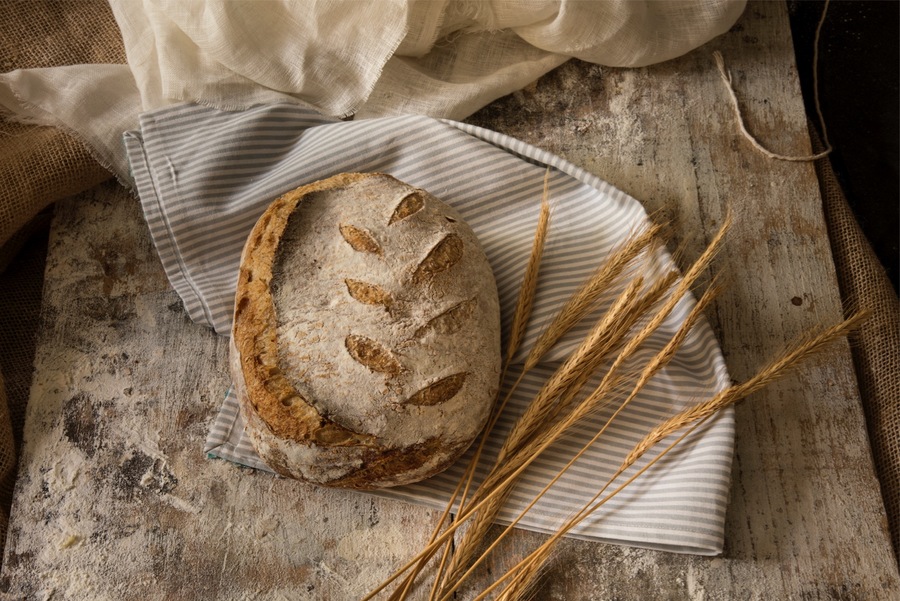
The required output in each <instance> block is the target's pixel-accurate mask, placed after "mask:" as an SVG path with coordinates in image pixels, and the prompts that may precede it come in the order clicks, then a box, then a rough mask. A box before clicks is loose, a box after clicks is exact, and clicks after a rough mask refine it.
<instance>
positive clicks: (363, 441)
mask: <svg viewBox="0 0 900 601" xmlns="http://www.w3.org/2000/svg"><path fill="white" fill-rule="evenodd" d="M301 213H302V215H301ZM292 218H293V219H294V221H292ZM301 234H302V236H301ZM285 240H287V242H285ZM317 261H320V262H323V263H327V264H326V265H324V266H323V265H321V264H319V265H317V264H316V262H317ZM323 267H324V269H323ZM294 268H296V269H297V273H293V269H294ZM344 271H346V272H347V273H346V277H344ZM297 280H300V281H299V282H298V281H297ZM338 281H341V282H340V285H337V284H336V282H338ZM318 286H326V287H327V288H328V290H327V294H325V293H323V292H322V291H321V290H318V289H317V287H318ZM329 295H330V296H329ZM332 297H334V298H332ZM304 303H305V304H304ZM451 318H452V319H451ZM317 320H318V321H317ZM451 322H452V324H455V325H453V327H452V328H451V327H447V325H446V324H449V323H451ZM460 324H461V325H460ZM468 345H471V347H470V346H468ZM499 347H500V324H499V304H498V301H497V291H496V285H495V283H494V280H493V275H492V273H491V271H490V266H489V265H488V263H487V259H486V258H485V257H484V253H483V251H482V250H481V248H480V246H479V245H478V242H477V239H476V238H475V235H474V233H472V232H471V229H470V228H469V227H468V226H467V225H466V224H465V223H464V222H463V221H462V219H461V217H460V216H459V215H458V214H457V213H456V212H455V211H454V210H453V209H452V208H450V207H448V206H447V205H445V204H444V203H442V202H440V201H439V200H437V199H436V198H434V197H433V196H431V195H430V194H428V193H427V192H425V191H423V190H418V189H416V188H413V187H411V186H408V185H406V184H404V183H402V182H399V181H398V180H396V179H394V178H392V177H391V176H388V175H384V174H377V173H376V174H373V173H362V174H361V173H350V174H340V175H337V176H334V177H331V178H329V179H327V180H322V181H320V182H315V183H313V184H309V185H306V186H302V187H300V188H297V189H296V190H293V191H290V192H288V193H286V194H284V195H282V196H280V197H279V198H278V199H276V200H275V201H274V202H273V203H272V204H271V205H270V206H269V207H268V209H267V210H266V211H265V213H264V214H263V215H262V216H261V217H260V219H259V221H258V222H257V224H256V225H255V226H254V228H253V230H252V232H251V233H250V236H249V237H248V239H247V243H246V245H245V247H244V251H243V253H242V257H241V268H240V272H239V276H238V284H237V294H236V298H235V312H234V326H233V330H232V337H231V344H230V351H231V352H230V360H231V371H232V377H233V379H234V385H235V392H236V395H237V397H238V399H239V401H240V406H241V413H242V415H243V417H244V420H245V424H246V426H245V427H246V431H247V433H248V434H249V436H250V439H251V440H252V442H253V444H254V446H255V447H256V450H257V452H258V453H259V454H260V456H261V458H262V459H263V460H264V461H265V462H266V463H267V464H268V465H269V466H270V467H272V468H273V469H274V470H275V471H277V472H279V473H281V474H282V475H285V476H289V477H294V478H299V479H302V480H305V481H309V482H313V483H316V484H324V485H329V486H341V487H349V488H361V489H368V488H380V487H385V486H396V485H399V484H405V483H409V482H413V481H417V480H421V479H423V478H426V477H428V476H431V475H433V474H435V473H437V472H439V471H441V470H443V469H445V468H446V467H448V466H449V464H450V463H452V462H453V461H454V460H455V459H456V458H457V457H458V456H459V455H460V454H461V453H462V452H463V451H464V450H465V449H466V448H467V447H468V446H469V445H470V444H471V442H472V440H474V438H475V436H477V434H478V432H479V431H480V430H481V428H482V427H483V425H484V422H485V421H486V419H487V415H488V412H489V410H490V404H491V401H492V400H493V398H494V396H495V395H496V390H497V386H498V378H499V370H500V350H499Z"/></svg>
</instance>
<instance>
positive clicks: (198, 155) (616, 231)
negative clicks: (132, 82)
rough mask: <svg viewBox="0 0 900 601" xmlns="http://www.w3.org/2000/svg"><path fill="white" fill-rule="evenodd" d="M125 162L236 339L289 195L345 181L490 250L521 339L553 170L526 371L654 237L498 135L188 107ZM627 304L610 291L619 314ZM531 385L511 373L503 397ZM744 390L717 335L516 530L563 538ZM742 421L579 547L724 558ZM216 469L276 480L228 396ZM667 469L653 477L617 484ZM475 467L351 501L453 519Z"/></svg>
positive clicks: (679, 458)
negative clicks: (367, 186) (655, 432)
mask: <svg viewBox="0 0 900 601" xmlns="http://www.w3.org/2000/svg"><path fill="white" fill-rule="evenodd" d="M125 145H126V149H127V153H128V157H129V160H130V163H131V168H132V172H133V175H134V179H135V182H136V185H137V190H138V193H139V195H140V198H141V203H142V206H143V209H144V213H145V216H146V219H147V223H148V225H149V228H150V232H151V235H152V237H153V241H154V243H155V245H156V248H157V250H158V252H159V256H160V258H161V260H162V263H163V266H164V268H165V270H166V273H167V275H168V277H169V279H170V281H171V282H172V285H173V286H174V287H175V289H176V290H177V292H178V294H179V295H180V296H181V298H182V299H183V301H184V305H185V307H186V309H187V311H188V313H189V314H190V316H191V318H192V319H194V320H195V321H197V322H200V323H203V324H207V325H209V326H211V327H212V328H214V329H215V331H216V332H218V333H220V334H223V335H227V334H228V333H229V329H230V326H231V312H232V305H233V297H234V291H235V283H236V278H237V270H238V264H239V260H240V254H241V249H242V247H243V244H244V240H245V238H246V236H247V234H248V233H249V231H250V229H251V228H252V226H253V224H254V223H255V221H256V219H257V218H258V216H259V215H260V214H261V213H262V212H263V210H264V209H265V208H266V206H267V205H268V204H269V203H270V202H271V201H272V200H273V199H274V198H276V197H277V196H279V195H280V194H281V193H283V192H285V191H287V190H290V189H293V188H295V187H297V186H300V185H302V184H305V183H308V182H311V181H315V180H318V179H322V178H325V177H328V176H331V175H334V174H336V173H340V172H349V171H358V172H368V171H378V172H384V173H389V174H391V175H393V176H395V177H397V178H399V179H401V180H403V181H406V182H408V183H410V184H412V185H414V186H418V187H421V188H424V189H427V190H428V191H430V192H431V193H432V194H434V195H435V196H437V197H438V198H441V199H442V200H444V201H445V202H447V203H449V204H451V205H453V206H454V207H455V208H456V209H457V210H458V211H459V212H460V213H461V214H462V215H463V217H464V218H465V219H466V220H467V221H468V223H469V224H470V225H471V226H472V228H473V229H474V231H475V233H476V234H477V235H478V237H479V239H480V241H481V243H482V245H483V246H484V249H485V252H486V253H487V256H488V259H489V261H490V263H491V266H492V268H493V270H494V274H495V276H496V279H497V286H498V290H499V294H500V305H501V310H502V316H503V325H504V329H505V330H507V329H508V326H509V322H510V321H511V317H512V313H513V310H514V307H515V304H516V298H517V294H518V287H519V283H520V280H521V278H522V273H523V269H524V266H525V262H526V260H527V257H528V255H529V252H530V248H531V243H532V238H533V234H534V227H535V224H536V223H537V218H538V212H539V208H540V198H541V193H542V189H543V180H544V174H545V171H546V169H547V167H548V166H549V167H550V168H551V169H550V174H551V175H550V196H551V202H552V218H551V227H550V232H549V238H548V243H547V248H546V252H545V256H544V261H543V263H542V268H541V274H540V278H539V284H538V290H537V296H536V301H535V309H534V313H533V317H532V320H531V323H530V324H529V326H528V330H527V333H526V336H525V340H524V343H523V345H522V349H523V350H522V351H521V352H520V356H519V357H518V358H517V360H518V361H522V359H523V354H524V353H525V352H527V349H528V348H529V347H530V345H531V344H532V343H533V342H534V340H535V339H536V337H537V336H538V334H539V333H540V331H541V327H542V326H543V325H546V323H547V322H548V320H549V319H550V317H551V316H552V314H553V312H554V311H555V310H556V309H558V308H559V306H560V305H561V304H562V302H563V301H564V299H565V298H566V297H567V296H568V295H569V294H571V293H572V291H573V290H574V289H575V288H576V287H577V286H578V285H579V284H580V283H581V282H582V281H583V280H584V279H585V278H586V277H587V276H588V275H589V274H590V273H591V272H592V271H593V270H594V269H595V268H596V267H597V266H598V265H599V264H600V263H601V262H602V260H603V258H604V257H605V256H606V255H607V254H608V253H610V252H611V251H612V249H614V248H615V247H616V246H617V245H618V244H620V243H621V242H622V241H623V240H624V238H625V237H626V236H627V235H628V234H629V233H630V232H632V231H634V230H635V229H636V228H639V227H640V226H641V224H644V223H646V220H647V217H646V214H645V212H644V210H643V208H642V207H641V205H640V204H639V203H638V202H637V201H636V200H635V199H633V198H631V197H629V196H628V195H626V194H624V193H623V192H621V191H619V190H617V189H615V188H614V187H612V186H610V185H609V184H607V183H606V182H603V181H602V180H600V179H599V178H597V177H596V176H594V175H592V174H590V173H587V172H586V171H584V170H582V169H580V168H578V167H576V166H574V165H572V164H570V163H568V162H566V161H564V160H563V159H561V158H559V157H557V156H554V155H552V154H549V153H547V152H545V151H542V150H540V149H538V148H535V147H533V146H530V145H528V144H525V143H523V142H521V141H519V140H515V139H512V138H509V137H507V136H503V135H501V134H498V133H496V132H492V131H488V130H485V129H482V128H478V127H475V126H471V125H466V124H463V123H458V122H453V121H448V120H437V119H432V118H428V117H423V116H400V117H390V118H381V119H371V120H360V121H334V120H331V119H328V118H325V117H322V116H320V115H318V114H316V113H315V112H313V111H311V110H309V109H306V108H304V107H301V106H297V105H267V106H259V107H255V108H252V109H248V110H244V111H241V112H223V111H218V110H214V109H210V108H207V107H201V106H196V105H187V104H186V105H178V106H174V107H169V108H165V109H160V110H157V111H153V112H151V113H147V114H144V115H143V116H142V117H141V119H140V129H139V130H138V131H132V132H127V133H126V134H125ZM672 265H673V264H672V261H671V258H670V257H669V256H668V255H667V254H666V253H665V252H664V251H660V252H659V253H657V254H654V255H653V256H652V257H650V258H649V261H648V265H647V269H648V270H649V271H650V272H653V273H663V272H664V271H665V270H667V269H669V268H671V267H672ZM615 292H616V291H615V290H611V291H610V293H609V295H608V297H607V298H606V300H605V303H606V304H607V305H608V303H609V302H610V300H611V298H612V296H613V295H614V294H615ZM693 304H694V301H693V299H691V298H685V299H683V300H682V301H681V302H680V303H679V304H678V306H677V307H676V309H675V311H673V313H672V315H670V317H669V319H667V320H666V322H665V323H664V324H663V326H662V327H661V328H660V330H659V331H658V333H657V335H654V336H653V337H652V339H651V340H650V341H649V343H648V345H647V349H646V351H645V352H646V355H645V356H644V357H643V359H646V358H647V357H649V356H650V353H652V352H653V351H654V350H655V349H658V348H660V347H661V345H662V344H664V343H665V341H666V339H667V337H668V336H669V335H671V334H672V333H674V331H675V330H676V329H677V327H678V324H679V323H681V321H682V320H683V319H684V318H685V316H686V315H687V312H688V311H689V310H690V308H691V307H692V306H693ZM603 309H604V307H603V306H601V307H600V308H599V309H598V312H597V314H596V315H599V314H600V312H601V311H602V310H603ZM596 315H595V316H594V317H596ZM589 325H590V320H585V322H584V323H583V324H581V325H580V326H578V327H576V328H574V329H573V331H572V332H570V333H569V334H568V335H567V336H565V337H564V338H563V340H561V341H560V342H559V343H558V344H557V346H556V347H555V348H554V349H553V350H552V351H551V352H550V354H549V356H548V357H547V359H546V361H545V363H543V364H542V365H540V366H539V367H538V369H536V370H534V372H533V373H530V374H528V375H527V376H526V377H525V379H524V380H523V382H522V384H521V385H520V386H519V387H518V389H517V393H516V394H515V395H514V397H513V399H512V400H511V402H510V405H509V407H508V409H507V410H506V411H505V413H504V415H503V416H502V419H501V420H500V422H499V424H498V426H497V428H496V430H495V433H494V434H492V436H491V438H490V440H489V442H488V444H487V446H486V453H487V455H488V457H490V456H491V455H494V454H496V453H497V450H498V448H499V444H500V443H501V441H502V440H503V437H504V434H505V432H506V431H508V430H509V428H510V427H511V425H512V422H513V420H514V419H515V417H516V415H518V414H519V413H520V412H521V411H522V410H523V408H524V406H525V404H526V403H527V401H528V400H530V398H532V397H533V395H534V393H535V392H536V391H537V390H538V388H539V387H540V384H541V382H543V380H544V379H545V378H546V377H547V376H548V375H549V374H550V373H552V371H553V369H554V367H555V366H556V365H557V364H558V362H559V361H561V360H562V359H563V358H564V357H565V356H566V354H567V353H568V352H569V351H571V350H572V349H573V348H574V347H575V346H576V345H577V344H578V342H580V340H581V339H582V338H583V336H584V334H585V333H586V331H587V329H588V327H589ZM639 361H640V358H638V362H639ZM517 375H518V370H517V369H516V366H513V368H512V369H511V370H510V372H509V376H508V377H507V380H508V381H507V382H505V383H504V384H505V386H510V385H511V383H512V381H513V380H514V379H515V377H516V376H517ZM729 381H730V380H729V378H728V375H727V372H726V369H725V365H724V361H723V359H722V356H721V353H720V351H719V348H718V345H717V343H716V340H715V338H714V336H713V334H712V332H711V330H710V328H709V327H708V325H707V324H706V323H705V322H702V323H700V324H698V326H697V327H695V328H694V330H693V331H692V332H691V334H690V335H689V336H688V337H687V339H686V340H685V342H684V345H683V346H682V348H681V349H680V351H679V352H678V354H677V356H676V357H675V359H674V360H673V361H672V363H671V364H670V365H669V366H667V368H666V369H665V370H663V371H662V372H661V373H660V374H658V375H657V376H656V377H655V378H654V379H653V380H652V381H651V382H650V383H649V384H648V385H647V387H646V388H645V389H644V391H643V392H642V393H641V394H640V395H639V396H638V397H637V398H636V399H635V401H633V402H632V403H631V404H630V405H629V406H628V407H627V409H626V410H625V411H623V412H622V413H621V414H620V415H619V416H618V417H617V418H616V419H615V420H613V422H612V425H611V426H610V428H609V429H608V431H607V432H606V433H605V434H604V435H603V436H602V437H601V439H600V440H599V441H598V442H597V443H595V444H594V445H593V446H592V447H591V449H590V450H589V452H588V453H586V454H585V455H584V456H582V457H581V458H580V459H579V460H578V461H577V462H576V463H575V465H574V466H573V467H572V468H571V469H570V470H569V471H568V472H567V473H566V474H565V475H564V476H563V477H562V478H561V479H560V480H559V481H558V482H557V484H556V485H554V487H553V488H552V489H551V490H550V492H549V493H548V494H547V495H546V496H545V497H544V498H543V499H542V500H541V501H540V502H539V503H538V504H537V505H536V506H535V508H534V509H532V511H530V512H529V514H528V515H527V516H526V518H525V519H524V520H523V521H522V522H520V524H519V526H520V527H523V528H527V529H531V530H536V531H541V532H551V531H554V530H555V529H556V528H557V527H558V526H559V525H560V524H561V523H562V522H563V521H564V520H565V519H566V518H567V517H569V516H571V515H572V514H574V513H575V512H577V511H578V510H579V509H580V508H581V507H582V505H583V504H584V503H586V502H587V501H588V500H590V499H591V497H593V496H594V495H595V494H596V493H597V491H598V489H599V487H600V486H602V484H603V483H604V482H606V481H607V479H609V478H610V477H611V476H612V475H613V473H614V471H615V469H616V468H617V467H618V466H619V465H620V464H621V462H622V459H623V458H624V457H625V456H626V455H627V454H628V452H629V451H630V450H631V448H632V447H633V446H634V445H635V444H636V443H637V442H638V441H639V440H640V439H641V438H642V437H643V436H644V434H645V433H646V432H648V431H649V430H650V429H651V428H653V427H654V426H655V425H657V424H658V423H659V422H660V421H662V420H663V419H665V418H666V417H668V416H670V415H672V414H673V413H675V412H676V411H678V410H679V409H681V408H683V407H685V406H686V405H687V404H689V403H692V402H695V401H696V400H698V399H700V398H703V397H707V396H709V395H710V394H711V393H712V392H714V391H718V390H721V389H722V388H723V387H725V386H727V385H728V384H729ZM610 413H611V409H608V410H606V411H605V412H601V413H599V414H598V415H596V416H594V417H592V418H591V419H590V420H587V421H585V422H584V423H583V424H582V425H581V426H579V427H578V428H576V430H575V431H574V432H573V433H572V434H571V436H570V437H568V438H567V439H566V440H564V441H562V442H560V443H559V444H557V445H556V446H554V447H552V448H551V449H549V450H548V451H547V452H546V453H545V454H544V456H542V458H541V459H540V460H539V461H537V462H535V463H534V464H533V465H532V466H531V467H530V468H529V469H528V470H527V471H526V472H525V473H524V474H523V477H522V479H521V481H520V483H519V485H518V486H517V488H516V489H515V491H514V492H513V494H512V496H511V498H510V500H509V501H508V502H507V504H506V507H505V509H504V511H503V513H502V514H501V516H500V521H503V522H507V523H508V522H509V521H511V520H512V519H514V518H515V516H516V515H518V513H519V510H520V509H521V508H522V507H524V506H525V505H526V504H527V503H528V502H529V500H530V499H531V498H532V497H533V495H534V493H535V492H536V491H538V490H540V489H541V488H542V487H543V486H544V484H545V483H546V482H547V481H548V480H549V479H550V477H552V475H554V474H555V473H556V472H557V471H558V469H559V468H560V467H561V466H562V465H565V463H567V462H568V461H569V459H570V458H571V457H572V456H573V455H574V453H575V451H576V450H577V449H580V448H581V447H582V446H583V445H584V444H585V443H586V442H587V441H589V440H590V438H591V437H592V436H593V433H594V432H596V431H597V429H598V428H599V426H600V424H602V423H604V422H605V421H606V419H607V418H608V417H609V415H610ZM733 419H734V415H733V412H731V411H725V412H723V413H721V414H720V415H719V416H717V417H716V418H715V419H713V420H710V421H709V422H707V424H705V425H704V426H703V427H702V428H700V429H698V430H697V431H695V432H694V433H693V434H691V436H690V437H689V438H688V439H686V440H685V441H684V442H683V443H682V444H680V445H679V447H678V448H677V449H676V450H675V451H674V452H672V453H670V454H669V455H667V456H666V458H664V459H663V460H662V461H660V462H659V463H657V464H656V465H654V466H653V467H652V468H651V469H650V470H648V471H647V472H646V473H645V474H643V475H642V476H641V477H640V478H638V479H637V480H635V481H634V483H632V484H631V485H629V486H628V487H627V488H625V489H623V491H622V492H621V493H620V494H619V495H618V496H616V497H615V498H614V499H612V500H611V501H610V502H609V503H607V504H606V505H604V507H603V509H602V510H601V511H598V512H596V513H594V514H593V515H592V516H590V517H589V518H587V519H586V520H584V521H583V522H582V523H581V524H580V525H579V526H578V527H577V528H576V529H575V530H574V531H572V533H571V535H572V536H575V537H579V538H583V539H589V540H602V541H606V542H612V543H618V544H626V545H632V546H641V547H648V548H655V549H664V550H668V551H674V552H682V553H695V554H703V555H716V554H719V553H721V551H722V546H723V538H724V522H725V508H726V505H727V500H728V494H729V485H730V472H731V460H732V451H733V442H734V422H733ZM672 440H674V438H673V439H672ZM668 442H670V441H664V442H663V443H661V444H660V446H659V447H658V448H660V449H661V448H663V446H664V445H665V444H667V443H668ZM206 452H207V454H208V455H209V456H210V457H220V458H224V459H228V460H230V461H234V462H237V463H240V464H243V465H247V466H251V467H254V468H258V469H261V470H268V468H267V467H266V466H265V465H264V464H263V463H262V462H261V461H260V459H259V458H258V457H257V456H256V454H255V453H254V451H253V448H252V446H251V445H250V444H249V441H248V440H247V439H246V438H244V436H243V425H242V421H241V417H240V415H239V412H238V404H237V401H236V399H235V397H234V396H233V395H232V394H231V392H230V391H229V392H228V393H227V394H226V396H225V400H224V403H223V405H222V408H221V411H220V412H219V413H218V415H217V416H216V418H215V420H214V421H213V423H212V425H211V428H210V432H209V436H208V440H207V442H206ZM469 452H471V449H470V451H469ZM653 455H654V453H652V452H651V453H648V454H647V455H646V456H645V457H644V458H642V459H641V460H639V461H638V463H637V464H636V465H635V466H633V467H632V471H630V472H626V474H624V476H622V477H620V479H619V481H617V484H618V483H619V482H621V481H624V479H625V478H627V477H628V475H629V474H630V473H633V470H636V469H637V468H639V467H641V466H642V465H645V464H646V463H647V462H649V460H650V459H651V458H652V456H653ZM467 460H468V453H467V454H466V456H464V457H463V458H462V459H461V460H460V461H459V462H458V463H457V464H456V465H454V466H453V467H451V468H450V469H448V470H447V471H446V472H444V473H442V474H439V475H437V476H434V477H432V478H430V479H428V480H425V481H423V482H419V483H416V484H412V485H408V486H403V487H398V488H393V489H387V490H382V491H375V492H371V493H369V492H367V493H356V492H349V491H348V493H347V494H375V495H379V496H383V497H389V498H394V499H402V500H406V501H410V502H413V503H420V504H423V505H427V506H430V507H443V506H444V505H445V503H446V499H447V498H449V494H450V492H451V491H452V490H453V488H454V486H455V485H456V482H457V481H458V479H459V477H460V474H461V473H462V470H463V467H464V466H465V465H466V462H467ZM610 490H612V489H610Z"/></svg>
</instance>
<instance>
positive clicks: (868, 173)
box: [788, 0, 900, 290]
mask: <svg viewBox="0 0 900 601" xmlns="http://www.w3.org/2000/svg"><path fill="white" fill-rule="evenodd" d="M824 5H825V2H823V1H818V0H815V1H814V0H790V1H789V2H788V13H789V15H790V19H791V30H792V32H793V37H794V49H795V52H796V55H797V68H798V69H799V72H800V84H801V86H802V88H803V97H804V102H805V103H806V112H807V114H808V115H809V118H810V119H811V120H812V121H813V123H814V124H815V125H816V127H817V129H819V130H820V131H819V134H820V135H821V133H822V132H821V128H820V127H819V126H818V117H817V115H816V109H815V104H814V102H813V85H812V83H813V82H812V61H813V48H814V40H815V31H816V26H817V25H818V23H819V18H820V17H821V16H822V8H823V6H824ZM818 73H819V101H820V104H821V106H822V113H823V115H824V117H825V125H826V127H827V131H828V137H829V139H830V141H831V145H832V146H833V147H834V151H833V152H832V153H831V155H830V158H831V162H832V165H833V166H834V169H835V172H836V173H837V176H838V179H839V180H840V182H841V187H842V188H843V190H844V193H845V194H846V196H847V201H848V202H849V203H850V206H851V208H852V209H853V211H854V213H855V214H856V217H857V220H858V221H859V223H860V225H861V226H862V228H863V231H864V232H865V233H866V236H867V237H868V238H869V241H870V242H871V243H872V246H873V248H874V249H875V252H876V254H877V255H878V257H879V258H880V259H881V263H882V264H883V265H884V267H885V269H886V271H887V272H888V276H889V277H890V278H891V281H892V283H893V284H894V290H897V280H898V256H900V250H898V231H900V217H898V206H900V169H898V142H900V129H898V121H900V119H898V117H900V96H898V78H900V2H897V1H896V0H880V1H869V0H832V2H831V3H830V4H829V5H828V12H827V14H826V17H825V23H824V25H823V27H822V33H821V38H820V40H819V68H818Z"/></svg>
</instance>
